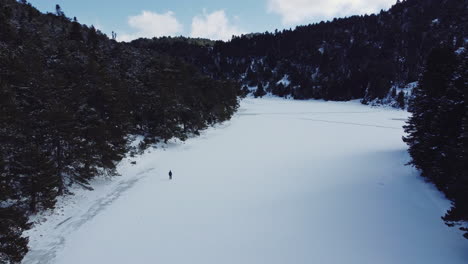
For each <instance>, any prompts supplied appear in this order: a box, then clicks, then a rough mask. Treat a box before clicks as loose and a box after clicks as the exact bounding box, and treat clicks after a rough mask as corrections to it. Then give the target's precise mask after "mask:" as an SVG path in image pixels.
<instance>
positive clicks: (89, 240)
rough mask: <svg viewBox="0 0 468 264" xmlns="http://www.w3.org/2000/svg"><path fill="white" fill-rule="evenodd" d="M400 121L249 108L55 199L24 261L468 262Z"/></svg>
mask: <svg viewBox="0 0 468 264" xmlns="http://www.w3.org/2000/svg"><path fill="white" fill-rule="evenodd" d="M407 117H408V113H407V112H405V111H399V110H395V109H389V108H371V107H369V106H364V105H361V104H359V103H357V102H347V103H338V102H322V101H290V100H280V99H262V100H257V99H246V100H244V101H243V102H242V103H241V108H240V110H239V112H238V113H237V114H236V116H235V117H234V118H233V119H232V120H231V121H229V122H226V123H225V124H223V125H219V126H217V127H216V128H210V129H208V130H207V131H205V132H203V133H202V136H200V137H198V138H193V139H190V140H188V141H187V142H185V143H172V144H170V145H169V146H168V147H167V148H166V149H157V150H151V151H150V152H148V153H146V154H144V155H142V156H140V157H136V158H133V159H130V160H131V161H136V162H137V163H136V165H131V164H130V163H129V162H130V160H126V161H124V162H122V164H121V166H120V168H119V171H120V173H121V174H122V177H118V179H114V180H112V183H99V182H98V183H96V185H97V186H96V191H94V192H87V191H86V192H85V191H81V192H80V191H78V192H77V196H76V198H75V201H76V202H75V203H74V204H73V205H70V203H68V204H67V203H66V202H64V201H62V203H63V204H67V205H65V206H64V207H63V208H62V209H60V210H61V211H60V213H57V215H56V216H54V215H52V216H49V221H47V222H45V223H43V224H42V225H39V226H37V227H36V228H35V229H33V230H31V231H30V235H31V244H30V246H31V249H32V250H31V252H30V253H29V254H28V255H27V257H26V259H25V261H24V263H60V264H75V263H76V264H82V263H88V264H89V263H96V264H97V263H99V264H103V263H112V264H129V263H164V264H179V263H180V264H187V263H193V264H198V263H199V264H231V263H232V264H275V263H278V264H280V263H281V264H311V263H319V264H328V263H330V264H332V263H333V264H344V263H346V264H354V263H356V264H362V263H378V264H386V263H388V264H395V263H399V264H406V263H408V264H414V263H425V264H430V263H434V264H436V263H437V264H440V263H450V264H457V263H460V264H462V263H463V264H466V263H468V243H467V241H466V239H464V238H463V237H462V235H461V233H460V232H458V231H457V230H456V229H454V228H448V227H446V226H445V225H444V223H443V222H442V220H441V219H440V217H441V216H442V215H443V214H444V213H445V211H446V209H447V208H448V206H449V202H448V201H446V200H445V199H443V197H442V196H441V194H440V193H438V192H437V191H435V190H434V188H433V187H432V186H431V185H429V184H426V183H424V181H423V180H422V179H421V178H420V177H419V176H418V173H417V171H415V170H414V169H413V168H411V167H409V166H405V164H406V163H407V162H408V161H409V157H408V154H407V152H406V150H407V147H406V145H405V144H404V143H403V142H402V140H401V138H402V136H403V129H402V125H403V124H404V120H405V119H406V118H407ZM169 170H172V172H173V173H174V175H173V176H174V179H173V180H172V181H169V180H168V176H167V173H168V171H169ZM59 204H60V203H59ZM57 211H58V210H57ZM41 235H42V236H43V237H40V236H41ZM44 237H46V238H44Z"/></svg>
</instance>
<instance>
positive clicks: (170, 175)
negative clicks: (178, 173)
mask: <svg viewBox="0 0 468 264" xmlns="http://www.w3.org/2000/svg"><path fill="white" fill-rule="evenodd" d="M169 180H172V171H169Z"/></svg>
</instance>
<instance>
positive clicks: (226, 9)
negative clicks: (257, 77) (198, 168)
mask: <svg viewBox="0 0 468 264" xmlns="http://www.w3.org/2000/svg"><path fill="white" fill-rule="evenodd" d="M29 2H30V3H31V4H32V5H33V6H35V7H37V8H38V9H39V10H41V11H42V12H54V11H55V4H59V5H60V6H61V7H62V9H63V11H64V12H65V14H66V15H67V16H68V17H74V16H76V17H77V18H78V21H79V22H81V23H84V24H88V25H91V24H93V25H95V26H96V27H97V28H99V29H101V31H103V32H105V33H107V34H108V35H110V33H111V32H112V31H115V32H117V34H118V39H119V40H123V41H129V40H132V39H135V38H138V37H153V36H165V35H171V36H179V35H184V36H191V37H205V38H211V39H223V40H227V39H229V38H230V37H231V36H232V35H239V34H242V33H250V32H265V31H274V30H275V29H280V30H281V29H284V28H294V27H295V26H297V25H302V24H309V23H313V22H319V21H321V20H327V19H332V18H334V17H343V16H349V15H354V14H365V13H373V12H378V11H380V9H388V8H389V7H390V6H391V5H392V4H394V2H396V0H230V1H228V0H165V1H161V0H132V1H129V0H113V1H104V0H99V1H96V0H80V1H76V0H30V1H29Z"/></svg>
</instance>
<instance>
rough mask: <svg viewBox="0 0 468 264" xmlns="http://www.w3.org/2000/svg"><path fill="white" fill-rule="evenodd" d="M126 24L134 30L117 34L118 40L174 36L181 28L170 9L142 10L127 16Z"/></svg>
mask: <svg viewBox="0 0 468 264" xmlns="http://www.w3.org/2000/svg"><path fill="white" fill-rule="evenodd" d="M128 25H129V26H130V27H131V28H133V29H135V32H134V33H130V34H125V33H124V34H121V35H120V36H117V37H118V40H120V41H131V40H134V39H137V38H153V37H162V36H174V35H176V34H179V33H181V32H182V30H183V26H182V24H180V23H179V21H178V20H177V19H176V18H175V14H174V12H171V11H168V12H166V13H164V14H158V13H154V12H151V11H142V12H141V14H139V15H136V16H130V17H128Z"/></svg>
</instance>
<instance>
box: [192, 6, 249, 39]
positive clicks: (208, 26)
mask: <svg viewBox="0 0 468 264" xmlns="http://www.w3.org/2000/svg"><path fill="white" fill-rule="evenodd" d="M242 33H243V31H242V30H241V29H239V28H238V27H236V26H235V25H231V24H230V22H229V19H228V17H227V16H226V13H225V12H224V10H218V11H214V12H213V13H211V14H207V13H206V11H205V10H204V11H203V15H200V16H195V17H194V18H193V19H192V32H191V33H190V36H191V37H193V38H209V39H213V40H229V39H231V37H232V36H233V35H236V36H237V35H240V34H242Z"/></svg>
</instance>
